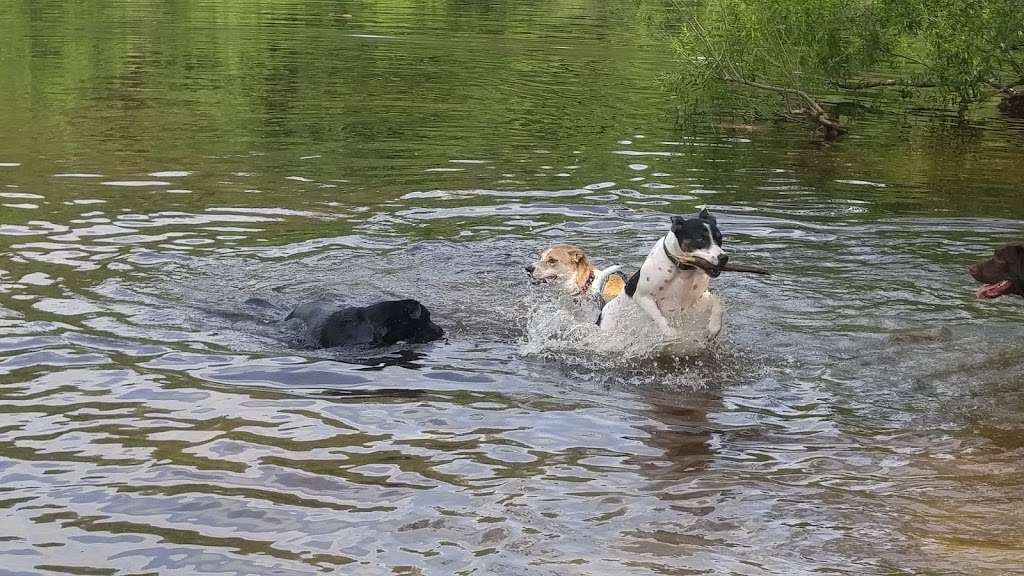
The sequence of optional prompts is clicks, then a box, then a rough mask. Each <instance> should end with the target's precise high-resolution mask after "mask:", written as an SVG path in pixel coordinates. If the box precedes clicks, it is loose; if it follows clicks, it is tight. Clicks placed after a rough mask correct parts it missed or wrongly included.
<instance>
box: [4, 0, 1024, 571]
mask: <svg viewBox="0 0 1024 576" xmlns="http://www.w3.org/2000/svg"><path fill="white" fill-rule="evenodd" d="M94 4H96V5H94ZM102 4H109V5H108V6H103V5H102ZM114 4H116V5H114ZM122 4H123V5H122ZM222 4H223V5H222ZM646 8H647V9H650V6H647V7H646ZM644 23H645V18H644V17H643V10H641V11H639V12H638V11H637V9H636V7H635V5H634V4H632V3H626V2H622V3H614V2H613V3H600V2H588V1H584V2H576V3H573V2H561V1H556V2H554V3H532V2H526V3H523V2H485V3H479V2H440V3H402V2H375V3H369V2H366V3H354V2H288V1H280V2H249V1H246V2H232V3H210V2H199V1H185V2H171V3H164V2H130V3H128V2H126V3H70V4H66V3H62V2H49V1H35V0H32V1H29V0H25V1H19V0H13V1H11V2H8V3H7V4H6V5H5V6H3V8H2V10H0V74H2V78H3V80H2V81H0V135H2V138H0V204H2V208H0V412H2V416H0V573H4V574H200V573H202V574H207V573H209V574H309V573H314V572H335V573H341V574H404V575H416V574H423V575H426V574H431V575H449V574H530V575H533V574H538V575H540V574H551V575H606V574H608V575H610V574H615V575H619V574H638V575H646V574H672V575H679V574H787V575H790V574H972V575H979V574H992V575H997V574H1009V573H1024V570H1022V568H1021V566H1022V565H1024V545H1022V542H1024V505H1022V502H1024V480H1022V479H1024V475H1022V472H1024V391H1022V390H1024V388H1022V386H1024V346H1022V344H1021V333H1022V328H1021V321H1022V320H1024V307H1022V302H1021V301H1020V300H1019V299H1018V300H1013V299H1002V300H998V301H994V302H978V301H976V300H975V299H974V296H973V284H972V282H971V280H970V278H969V277H968V276H967V275H966V274H965V266H966V265H967V264H968V263H970V262H972V261H974V260H975V259H977V258H978V257H980V256H982V255H984V254H986V253H988V252H989V251H990V250H991V248H992V247H993V246H994V245H996V244H998V243H1000V242H1005V241H1009V240H1013V239H1018V238H1020V237H1021V236H1022V235H1024V195H1022V193H1021V192H1022V188H1021V182H1024V153H1022V152H1021V150H1022V149H1024V148H1022V145H1024V128H1022V127H1020V126H1014V125H1012V124H1008V123H1006V122H1005V121H1004V120H1001V119H998V118H994V119H990V120H987V121H985V122H984V123H983V124H981V125H978V126H971V127H966V128H965V127H949V126H948V125H946V124H945V123H944V122H942V121H941V120H939V119H937V118H935V117H933V116H930V115H926V114H924V113H915V114H911V115H897V114H884V113H878V114H873V115H869V116H864V117H862V118H861V119H859V120H854V125H853V132H852V136H851V137H849V138H847V139H846V140H844V141H842V142H839V143H837V144H834V145H831V146H826V145H822V144H821V143H818V142H816V141H815V139H814V138H813V137H812V136H810V135H809V134H807V133H806V132H804V131H802V130H801V129H799V128H792V127H774V126H768V125H764V126H752V127H738V128H737V127H735V126H732V127H730V126H731V125H716V124H712V123H706V122H705V123H698V124H693V123H690V122H686V121H685V120H686V119H682V118H679V117H678V116H677V115H676V113H675V112H674V108H673V105H672V99H671V98H670V96H669V95H668V94H667V93H665V92H663V91H662V90H661V88H660V87H659V84H658V82H657V77H658V75H659V74H660V73H662V72H665V71H667V70H669V69H670V67H671V65H672V64H671V54H670V51H669V49H668V48H667V47H666V46H665V45H664V44H663V43H661V41H660V40H658V39H657V36H656V35H655V34H654V33H653V32H652V31H651V30H650V29H649V28H648V27H647V26H645V24H644ZM699 206H710V207H711V208H712V209H713V210H714V211H715V212H716V213H717V214H718V215H719V219H720V224H721V226H722V228H723V231H724V233H725V236H726V247H727V248H728V250H729V251H730V252H731V253H732V255H733V258H734V260H735V261H742V262H744V263H747V264H754V265H759V266H763V267H767V268H770V269H772V270H773V271H774V275H773V276H771V277H752V276H741V275H732V276H730V275H724V276H723V277H722V278H720V279H718V280H716V281H715V282H714V286H715V288H716V290H717V292H718V294H719V295H720V296H721V297H722V299H723V301H724V302H725V304H726V307H727V312H726V324H727V328H726V330H727V335H726V337H725V338H724V341H723V342H721V344H720V345H719V346H718V347H716V348H715V349H713V350H711V351H709V352H708V353H707V354H705V355H703V356H701V357H698V358H693V359H689V360H685V361H681V362H678V363H671V362H652V361H649V360H643V359H629V358H622V357H608V356H607V355H602V354H600V353H597V352H595V351H593V350H591V349H589V348H588V347H587V346H585V345H584V344H583V343H584V342H585V341H586V338H585V337H586V336H587V334H585V333H586V332H587V331H588V330H591V328H590V327H589V326H588V325H587V324H585V323H580V322H574V321H573V320H572V318H571V317H570V315H568V314H567V313H566V312H564V311H563V310H562V308H561V307H560V304H559V303H558V302H557V300H556V298H555V297H554V295H553V294H551V293H550V292H546V291H544V290H542V289H539V288H536V287H533V286H530V285H529V284H528V283H527V282H526V281H525V280H526V278H525V274H524V273H523V271H522V267H523V265H525V264H527V263H528V262H530V261H531V259H532V258H534V257H535V255H536V254H537V253H538V252H539V251H540V250H541V249H543V248H544V247H545V246H546V245H548V244H550V243H553V242H558V241H571V242H574V243H577V244H580V245H581V246H584V247H585V248H586V249H587V250H588V251H589V252H590V253H591V254H592V255H593V257H594V259H595V260H597V261H598V262H599V263H600V264H608V263H621V264H623V265H625V266H626V267H627V268H635V267H636V266H639V264H640V263H641V262H642V258H643V256H644V254H646V252H647V250H648V249H649V247H650V246H651V244H652V243H653V242H654V240H655V239H656V238H657V237H658V236H660V235H661V234H662V233H663V232H664V230H665V229H666V227H667V222H668V215H670V214H687V213H692V212H693V211H694V210H696V209H697V207H699ZM253 296H258V297H262V298H266V299H268V300H271V301H274V302H277V303H279V304H281V305H288V304H292V303H296V302H299V301H301V300H303V299H308V298H314V297H322V296H327V297H332V298H335V299H337V300H338V301H340V302H349V303H369V302H371V301H374V300H376V299H380V298H383V297H413V298H418V299H420V300H422V301H423V302H424V303H426V304H427V305H428V306H429V307H430V308H431V310H432V311H433V315H434V317H435V320H437V321H438V322H439V323H440V324H442V325H443V326H444V327H445V328H446V329H447V331H448V338H447V340H445V341H443V342H438V343H434V344H430V345H424V346H419V347H412V348H409V347H398V348H395V349H387V350H382V351H381V352H380V353H379V354H377V355H373V356H372V357H368V354H366V353H363V354H352V353H344V352H338V351H312V350H307V349H303V348H302V347H301V346H300V345H298V339H297V337H296V334H295V333H294V332H293V331H290V328H289V327H287V326H282V325H281V324H280V323H279V322H278V321H277V320H278V316H277V315H276V314H275V313H273V312H271V311H267V310H265V309H258V308H254V307H252V306H249V305H247V304H245V301H246V300H247V299H248V298H250V297H253Z"/></svg>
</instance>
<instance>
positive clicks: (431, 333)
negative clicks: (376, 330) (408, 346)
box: [380, 300, 444, 344]
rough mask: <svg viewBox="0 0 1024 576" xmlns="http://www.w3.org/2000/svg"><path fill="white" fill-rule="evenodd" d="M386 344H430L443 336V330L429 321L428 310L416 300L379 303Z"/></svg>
mask: <svg viewBox="0 0 1024 576" xmlns="http://www.w3.org/2000/svg"><path fill="white" fill-rule="evenodd" d="M380 305H381V309H380V313H381V314H382V315H383V316H384V322H383V324H384V327H385V334H384V337H383V340H384V341H385V342H386V343H389V344H393V343H395V342H403V341H404V342H411V343H417V342H432V341H434V340H437V339H439V338H441V337H443V336H444V330H442V329H441V327H440V326H438V325H437V324H434V323H433V322H431V321H430V310H427V307H426V306H424V305H422V304H420V303H419V302H418V301H416V300H393V301H390V302H381V303H380Z"/></svg>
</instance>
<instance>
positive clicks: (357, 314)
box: [287, 300, 444, 348]
mask: <svg viewBox="0 0 1024 576" xmlns="http://www.w3.org/2000/svg"><path fill="white" fill-rule="evenodd" d="M292 318H298V319H300V320H302V321H303V322H305V324H306V334H307V339H308V340H309V341H310V343H311V344H314V345H316V346H320V347H324V348H333V347H336V346H389V345H391V344H395V343H398V342H403V341H404V342H410V343H418V342H431V341H433V340H438V339H440V338H441V337H443V336H444V330H442V329H441V328H440V327H439V326H438V325H437V324H434V323H433V322H431V320H430V311H429V310H427V308H426V307H425V306H423V305H422V304H420V303H419V302H417V301H416V300H385V301H383V302H377V303H375V304H370V305H369V306H349V307H338V306H337V305H335V304H333V303H331V302H328V301H325V300H318V301H315V302H308V303H305V304H300V305H299V306H296V307H295V309H294V310H292V312H291V313H290V314H289V315H288V318H287V319H292Z"/></svg>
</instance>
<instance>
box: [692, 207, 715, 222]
mask: <svg viewBox="0 0 1024 576" xmlns="http://www.w3.org/2000/svg"><path fill="white" fill-rule="evenodd" d="M697 218H700V219H701V220H707V221H708V222H718V220H717V219H716V218H715V217H714V216H713V215H712V214H711V211H710V210H708V209H707V208H701V211H700V214H697Z"/></svg>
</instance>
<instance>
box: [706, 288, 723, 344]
mask: <svg viewBox="0 0 1024 576" xmlns="http://www.w3.org/2000/svg"><path fill="white" fill-rule="evenodd" d="M709 296H710V298H711V317H710V319H709V321H708V340H714V339H715V338H718V334H719V333H721V332H722V303H721V302H720V301H719V300H718V298H716V297H715V296H713V295H709Z"/></svg>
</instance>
